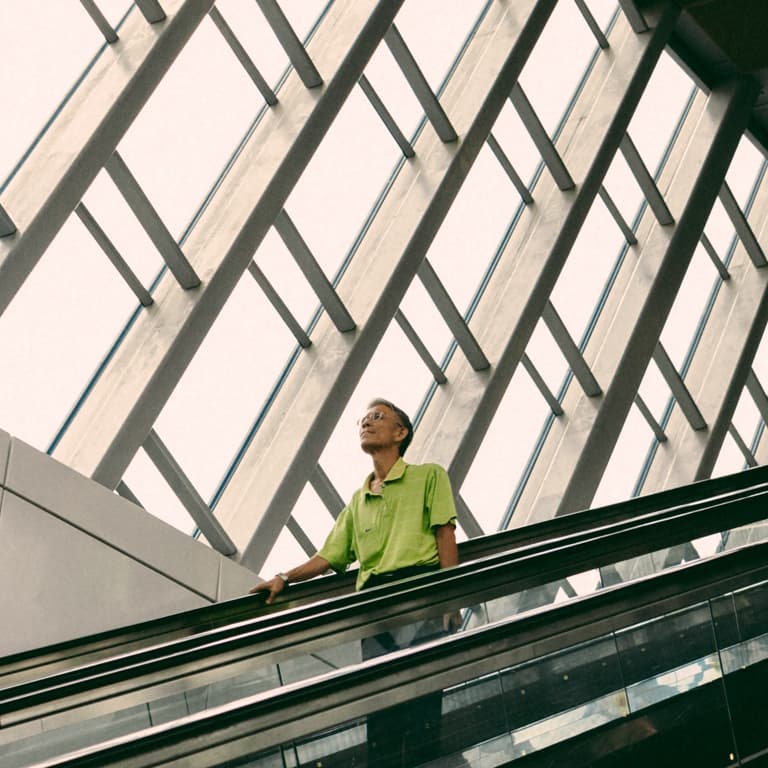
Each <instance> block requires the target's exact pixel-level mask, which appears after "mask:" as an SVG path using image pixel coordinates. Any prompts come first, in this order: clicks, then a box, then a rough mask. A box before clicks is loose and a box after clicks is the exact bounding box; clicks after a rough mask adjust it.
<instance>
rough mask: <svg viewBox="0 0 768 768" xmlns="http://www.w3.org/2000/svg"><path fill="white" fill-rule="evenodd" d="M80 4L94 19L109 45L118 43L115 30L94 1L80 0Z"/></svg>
mask: <svg viewBox="0 0 768 768" xmlns="http://www.w3.org/2000/svg"><path fill="white" fill-rule="evenodd" d="M80 4H81V5H82V6H83V8H85V10H86V12H87V13H88V15H89V16H90V17H91V19H93V23H94V24H95V25H96V26H97V27H98V28H99V32H101V34H102V35H104V39H105V40H106V41H107V42H108V43H115V42H117V32H115V28H114V27H113V26H112V25H111V24H110V23H109V21H107V18H106V16H104V14H103V13H102V12H101V10H100V9H99V6H98V5H96V3H95V2H94V0H80Z"/></svg>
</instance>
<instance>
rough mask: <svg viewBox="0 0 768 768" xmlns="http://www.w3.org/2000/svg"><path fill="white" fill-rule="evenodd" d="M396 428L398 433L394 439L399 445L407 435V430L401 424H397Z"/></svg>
mask: <svg viewBox="0 0 768 768" xmlns="http://www.w3.org/2000/svg"><path fill="white" fill-rule="evenodd" d="M398 428H399V430H400V434H399V437H397V439H396V440H397V444H398V445H400V443H402V442H403V440H405V438H406V437H408V430H407V429H406V428H405V427H404V426H403V425H402V424H398Z"/></svg>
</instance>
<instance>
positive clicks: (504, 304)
mask: <svg viewBox="0 0 768 768" xmlns="http://www.w3.org/2000/svg"><path fill="white" fill-rule="evenodd" d="M675 18H676V13H675V10H674V8H673V7H672V6H670V7H669V11H668V15H667V16H665V17H663V18H662V19H661V21H660V24H659V26H658V27H657V28H656V29H655V31H654V32H652V33H651V34H648V35H642V36H637V35H636V34H635V33H634V32H633V31H632V30H631V29H630V27H629V25H628V24H627V23H626V22H625V21H624V20H623V19H621V18H619V20H618V21H617V23H616V25H615V26H614V28H613V30H612V32H611V35H610V43H611V48H610V51H611V53H610V55H608V54H606V55H603V56H599V57H598V58H597V61H596V62H595V65H594V67H593V69H592V72H591V74H590V77H589V79H588V80H587V82H586V83H585V85H584V87H583V89H582V91H581V93H580V95H579V97H578V99H577V101H576V103H575V104H574V106H573V109H572V110H571V113H570V115H569V117H568V120H567V121H566V123H565V125H564V126H563V130H562V131H561V134H560V138H559V140H558V141H561V142H562V144H563V146H564V147H567V149H566V150H565V152H564V154H565V159H566V161H567V163H568V167H569V168H570V170H571V172H572V174H573V177H574V180H575V181H576V186H575V188H574V189H572V190H567V191H565V192H563V191H561V190H560V189H559V188H558V186H557V184H556V183H555V182H554V180H553V179H551V178H550V177H549V176H546V175H545V176H542V177H541V179H540V180H539V184H538V186H537V189H536V205H534V206H530V207H528V208H526V209H525V210H524V211H523V212H522V214H521V217H520V221H519V222H518V224H517V226H516V228H515V230H514V232H513V233H512V236H511V238H510V240H509V243H508V244H507V245H506V246H505V249H504V252H503V253H502V254H501V257H500V259H499V263H498V264H497V266H496V269H495V271H494V274H493V275H492V276H491V278H490V280H489V282H488V285H487V287H486V290H485V292H484V294H483V296H482V297H481V299H480V301H479V303H478V306H477V310H476V311H475V314H474V315H473V317H472V322H471V324H472V326H473V327H475V328H477V329H478V330H477V333H478V340H479V341H480V343H481V345H482V347H483V350H484V352H485V353H486V355H487V356H488V358H489V360H490V361H491V368H490V369H489V370H488V371H484V372H479V373H478V372H475V371H473V370H471V368H470V367H469V366H467V365H466V364H465V363H463V361H462V360H461V359H459V358H458V357H457V358H454V360H453V361H452V362H451V364H450V365H449V367H448V370H447V371H446V375H447V377H448V381H449V382H450V387H448V388H445V389H441V390H438V391H437V392H436V393H435V395H434V396H433V398H432V400H431V402H430V403H429V405H428V407H427V410H426V412H425V414H424V417H423V418H422V422H421V424H420V427H419V430H418V432H417V433H416V436H415V439H414V444H413V446H412V448H411V449H410V450H411V451H412V453H413V454H414V455H415V456H416V457H417V458H420V457H426V456H429V457H430V458H431V460H433V461H436V462H438V463H441V464H443V465H444V466H446V467H448V468H449V471H450V473H451V478H452V479H453V481H454V483H455V484H456V486H457V487H461V484H462V483H463V481H464V478H465V477H466V475H467V472H468V471H469V469H470V467H471V465H472V462H473V461H474V458H475V455H476V453H477V451H478V449H479V448H480V446H481V445H482V442H483V439H484V437H485V434H486V431H487V430H488V428H489V426H490V424H491V422H492V420H493V418H494V414H495V413H496V410H497V408H498V406H499V404H500V403H501V401H502V399H503V398H504V395H505V393H506V391H507V388H508V386H509V383H510V381H511V379H512V376H513V374H514V373H515V370H516V368H517V365H518V363H519V362H520V360H521V359H522V357H523V355H524V354H525V350H526V346H527V345H528V342H529V340H530V338H531V336H532V335H533V333H534V331H535V329H536V326H537V324H538V322H539V320H540V319H541V316H542V314H543V313H544V311H545V308H546V306H547V302H548V301H549V298H550V294H551V292H552V289H553V287H554V285H555V283H556V282H557V279H558V277H559V275H560V271H561V270H562V268H563V266H564V265H565V262H566V259H567V257H568V254H569V252H570V250H571V247H572V246H573V243H574V242H575V240H576V238H577V236H578V234H579V232H580V231H581V227H582V225H583V223H584V221H585V220H586V217H587V215H588V214H589V211H590V209H591V206H592V205H593V203H594V201H595V198H596V197H597V195H598V192H599V190H600V187H601V186H602V184H603V180H604V176H605V174H606V173H607V171H608V169H609V167H610V165H611V162H612V161H613V158H614V157H615V155H616V152H617V151H618V149H619V145H620V143H621V141H622V138H623V137H624V134H625V133H626V129H627V125H628V124H629V121H630V119H631V118H632V115H633V113H634V110H635V107H636V106H637V104H638V102H639V100H640V98H641V97H642V94H643V91H644V89H645V87H646V85H647V83H648V80H649V79H650V77H651V75H652V73H653V70H654V67H655V65H656V62H657V61H658V58H659V56H660V55H661V53H662V51H663V50H664V45H665V43H666V41H667V39H668V36H669V34H670V32H671V30H672V27H673V25H674V21H675ZM609 84H610V85H609ZM592 370H593V373H594V375H595V378H596V381H598V382H599V383H600V385H601V386H604V382H603V379H602V377H601V376H600V375H598V374H597V372H596V371H594V367H593V368H592ZM586 399H587V400H588V401H589V402H594V401H595V398H586ZM592 407H595V406H592ZM566 413H567V409H566Z"/></svg>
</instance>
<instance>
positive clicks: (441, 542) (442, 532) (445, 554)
mask: <svg viewBox="0 0 768 768" xmlns="http://www.w3.org/2000/svg"><path fill="white" fill-rule="evenodd" d="M435 542H436V543H437V557H438V559H439V561H440V567H441V568H450V567H451V566H452V565H458V564H459V547H458V545H457V544H456V529H455V528H454V527H453V526H452V525H450V524H449V525H440V526H438V527H437V528H435Z"/></svg>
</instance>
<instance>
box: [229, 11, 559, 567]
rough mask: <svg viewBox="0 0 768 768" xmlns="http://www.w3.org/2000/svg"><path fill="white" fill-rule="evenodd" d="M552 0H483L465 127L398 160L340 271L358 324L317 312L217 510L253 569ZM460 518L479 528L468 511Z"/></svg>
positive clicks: (461, 86)
mask: <svg viewBox="0 0 768 768" xmlns="http://www.w3.org/2000/svg"><path fill="white" fill-rule="evenodd" d="M555 5H556V0H518V1H517V2H516V3H515V4H514V7H513V6H511V5H508V4H502V3H499V4H493V5H491V6H490V7H489V9H488V12H487V13H486V14H485V16H484V17H483V19H482V21H481V23H480V25H479V28H478V31H477V34H476V35H475V36H474V37H473V39H472V40H471V41H470V42H469V44H468V45H467V47H466V49H465V50H464V52H463V55H462V57H461V59H460V61H459V62H458V64H457V66H456V68H455V70H454V71H453V73H452V75H451V78H450V80H449V81H448V83H447V84H446V87H445V90H444V91H443V93H442V95H441V101H442V103H443V104H444V105H445V107H446V110H447V111H448V112H449V113H450V114H451V118H452V121H453V125H454V127H455V128H456V132H457V134H458V135H459V137H460V138H459V139H458V140H457V141H455V142H451V143H445V142H443V141H442V140H441V139H440V138H439V137H438V136H437V135H436V133H435V132H434V131H422V133H421V135H420V136H419V138H418V139H417V140H416V143H415V146H414V149H415V150H416V155H415V157H414V158H413V159H412V160H409V161H408V162H407V163H403V164H402V166H401V167H400V169H399V173H398V176H397V178H396V179H394V181H393V183H392V185H391V186H390V188H389V190H388V194H387V196H386V198H385V199H384V200H383V201H382V203H381V206H380V208H379V211H378V214H377V216H376V218H375V219H374V220H373V221H372V222H371V225H370V227H369V228H368V230H367V232H366V235H365V237H364V238H363V240H362V242H361V244H360V247H359V248H358V250H357V251H356V253H355V255H354V258H353V259H352V260H351V262H350V264H349V266H348V268H347V270H346V272H345V274H344V276H343V278H342V279H341V282H340V283H339V286H338V291H339V295H340V296H341V297H342V299H343V300H344V302H345V305H346V306H347V307H348V308H349V310H350V313H351V314H352V316H353V317H354V318H355V320H356V321H357V323H358V328H357V330H356V331H355V332H354V333H352V334H339V333H338V332H337V331H336V330H335V328H333V326H332V324H331V323H330V322H329V321H328V319H327V318H321V319H320V321H319V322H318V325H317V326H316V328H315V330H314V331H313V346H312V351H313V353H312V354H307V355H303V356H301V357H300V358H299V359H298V360H297V361H296V364H295V365H294V366H293V368H292V370H291V372H290V374H289V376H288V377H287V378H286V381H285V384H284V385H283V388H282V389H281V390H280V392H279V393H278V394H277V396H276V398H275V401H274V403H273V404H272V406H271V408H270V410H269V411H268V413H267V414H266V416H265V417H264V420H263V422H262V426H261V428H260V430H259V431H258V433H257V434H256V435H255V437H254V439H253V441H252V442H251V444H250V445H249V446H248V447H247V450H246V451H245V453H244V455H243V458H242V460H241V463H240V465H239V466H238V468H237V471H236V472H235V474H234V476H233V477H232V480H231V481H230V483H229V485H228V486H227V488H226V489H225V490H224V492H223V494H222V496H221V499H220V501H219V503H218V505H217V507H216V511H217V514H218V515H219V519H220V520H222V522H223V523H224V524H225V526H226V527H227V530H228V531H229V533H230V535H231V536H232V537H233V539H234V540H235V542H236V543H237V545H238V549H239V551H240V553H241V555H240V559H241V561H242V562H243V563H249V564H250V567H253V568H254V569H255V570H258V569H259V568H260V567H261V564H262V563H263V562H264V559H265V558H266V556H267V555H268V553H269V551H270V550H271V548H272V544H273V542H274V540H275V538H276V536H277V535H278V534H279V532H280V530H281V529H282V527H283V526H284V525H285V522H286V519H287V516H288V515H289V514H290V510H291V509H292V507H293V505H294V504H295V502H296V500H297V498H298V496H299V494H300V493H301V491H302V488H303V486H304V483H305V482H306V481H307V480H308V479H309V478H310V477H311V476H312V473H313V472H314V471H315V466H316V465H317V462H318V459H319V457H320V455H321V453H322V451H323V449H324V447H325V444H326V442H327V440H328V438H329V437H330V435H331V433H332V432H333V430H334V429H335V427H336V423H337V421H338V419H339V417H340V416H341V413H342V412H343V410H344V408H345V406H346V404H347V401H348V399H349V397H350V396H351V395H352V394H353V392H354V390H355V387H356V386H357V383H358V381H359V379H360V377H361V376H362V374H363V373H364V371H365V368H366V366H367V365H368V363H369V361H370V359H371V357H372V356H373V353H374V351H375V349H376V347H377V345H378V343H379V342H380V340H381V339H382V337H383V335H384V333H385V332H386V330H387V328H388V327H389V325H390V323H391V321H392V318H393V317H394V315H395V312H396V311H397V309H398V307H399V304H400V302H401V301H402V299H403V297H404V295H405V293H406V292H407V290H408V287H409V285H410V283H411V281H412V280H413V279H414V278H415V277H416V274H417V272H418V269H419V266H420V264H421V262H422V260H423V258H424V256H425V254H426V252H427V250H428V249H429V246H430V244H431V242H432V240H433V238H434V236H435V234H436V233H437V231H438V230H439V228H440V225H441V223H442V221H443V220H444V218H445V216H446V215H447V213H448V211H449V209H450V207H451V204H452V202H453V200H454V199H455V197H456V195H457V194H458V191H459V189H460V187H461V185H462V183H463V181H464V180H465V178H466V176H467V174H468V173H469V170H470V168H471V166H472V163H473V162H474V160H475V159H476V158H477V156H478V154H479V153H480V151H481V149H482V147H483V144H484V143H485V141H486V140H487V138H488V134H489V132H490V130H491V128H492V127H493V124H494V122H495V121H496V119H497V117H498V115H499V113H500V112H501V109H502V107H503V106H504V103H505V100H506V98H507V95H508V94H509V91H510V89H511V87H512V84H513V83H514V82H515V81H516V80H517V77H518V76H519V74H520V72H521V70H522V68H523V66H524V64H525V62H526V60H527V58H528V55H529V54H530V52H531V50H532V48H533V46H534V44H535V42H536V40H537V39H538V36H539V35H540V34H541V31H542V29H543V28H544V26H545V24H546V21H547V19H548V18H549V16H550V14H551V12H552V10H553V8H554V7H555ZM480 375H482V374H480ZM351 449H352V450H353V449H354V448H352V447H351ZM463 517H464V516H463V515H462V512H461V510H460V511H459V518H460V520H462V518H463ZM465 521H466V523H467V528H468V529H472V530H474V526H473V520H472V519H470V518H465ZM463 522H464V521H463ZM462 524H463V523H462Z"/></svg>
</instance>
